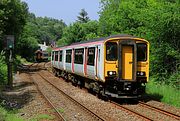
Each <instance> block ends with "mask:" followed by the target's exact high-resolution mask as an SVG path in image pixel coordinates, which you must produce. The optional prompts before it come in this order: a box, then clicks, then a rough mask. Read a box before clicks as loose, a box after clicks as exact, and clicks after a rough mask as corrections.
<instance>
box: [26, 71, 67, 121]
mask: <svg viewBox="0 0 180 121" xmlns="http://www.w3.org/2000/svg"><path fill="white" fill-rule="evenodd" d="M28 75H29V78H30V79H31V80H32V81H33V82H34V84H35V86H36V88H37V90H38V92H40V94H41V95H42V96H43V97H44V99H45V100H46V102H47V103H48V104H49V105H50V106H51V108H52V110H53V111H55V113H56V115H57V117H58V120H60V121H66V119H65V118H64V117H63V116H62V115H61V113H60V112H59V111H58V109H57V108H56V107H55V106H54V104H53V103H52V102H51V101H50V100H49V99H48V97H47V96H46V95H45V94H44V93H43V92H42V91H41V90H40V88H39V87H38V84H37V83H36V82H35V81H34V79H33V78H32V77H31V75H30V74H29V73H28Z"/></svg>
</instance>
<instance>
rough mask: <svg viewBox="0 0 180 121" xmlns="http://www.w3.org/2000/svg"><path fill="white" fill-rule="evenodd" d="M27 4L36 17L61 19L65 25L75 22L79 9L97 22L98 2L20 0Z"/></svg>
mask: <svg viewBox="0 0 180 121" xmlns="http://www.w3.org/2000/svg"><path fill="white" fill-rule="evenodd" d="M21 1H25V2H26V3H27V4H28V7H29V11H30V12H32V13H34V14H35V15H36V17H45V16H46V17H50V18H55V19H62V20H63V21H64V22H65V23H66V24H67V25H69V24H70V23H73V22H75V21H76V20H77V16H78V15H79V12H80V11H81V9H85V11H86V12H87V13H88V16H89V18H90V19H91V20H98V19H99V14H98V12H99V11H100V4H99V2H100V0H21Z"/></svg>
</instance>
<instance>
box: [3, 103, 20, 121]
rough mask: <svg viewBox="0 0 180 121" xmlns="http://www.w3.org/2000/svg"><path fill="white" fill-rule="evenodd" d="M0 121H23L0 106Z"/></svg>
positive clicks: (12, 112)
mask: <svg viewBox="0 0 180 121" xmlns="http://www.w3.org/2000/svg"><path fill="white" fill-rule="evenodd" d="M0 121H23V119H21V118H19V117H17V115H16V114H15V112H14V111H7V110H5V109H4V108H3V107H1V106H0Z"/></svg>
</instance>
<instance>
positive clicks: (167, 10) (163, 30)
mask: <svg viewBox="0 0 180 121" xmlns="http://www.w3.org/2000/svg"><path fill="white" fill-rule="evenodd" d="M117 3H118V4H117ZM101 4H102V10H101V12H100V19H99V28H100V29H99V30H100V35H102V36H106V35H111V34H113V33H126V34H131V35H134V36H139V37H142V38H145V39H147V40H149V41H150V44H151V46H150V47H151V48H150V49H151V56H150V60H151V64H150V65H151V67H150V70H151V72H150V74H151V75H154V77H156V78H158V79H157V80H159V81H163V82H165V83H169V82H168V81H167V80H168V78H171V79H173V80H175V79H174V78H173V77H172V76H171V75H178V74H179V72H180V68H179V62H180V56H179V55H180V49H179V48H180V41H179V40H180V4H179V0H158V1H157V0H101ZM177 82H178V78H177V79H176V80H175V81H174V83H173V84H174V85H176V83H177Z"/></svg>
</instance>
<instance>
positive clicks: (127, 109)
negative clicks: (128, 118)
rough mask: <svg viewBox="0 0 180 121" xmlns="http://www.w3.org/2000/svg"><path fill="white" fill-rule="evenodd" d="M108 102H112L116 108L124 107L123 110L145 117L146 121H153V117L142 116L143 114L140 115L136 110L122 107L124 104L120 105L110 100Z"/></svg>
mask: <svg viewBox="0 0 180 121" xmlns="http://www.w3.org/2000/svg"><path fill="white" fill-rule="evenodd" d="M110 103H112V104H113V105H114V106H116V107H118V108H121V109H124V110H126V111H128V112H131V113H132V114H135V115H137V116H138V117H140V118H143V119H145V120H146V121H153V119H150V118H148V117H146V116H144V115H142V114H140V113H138V112H136V111H133V110H131V109H129V108H126V107H124V106H122V105H120V104H118V103H116V102H114V101H110Z"/></svg>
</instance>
